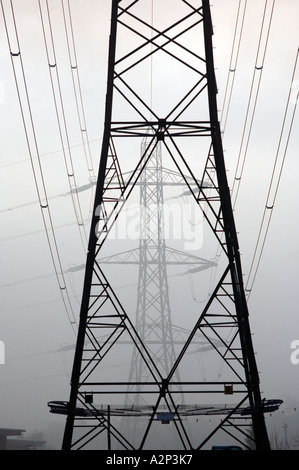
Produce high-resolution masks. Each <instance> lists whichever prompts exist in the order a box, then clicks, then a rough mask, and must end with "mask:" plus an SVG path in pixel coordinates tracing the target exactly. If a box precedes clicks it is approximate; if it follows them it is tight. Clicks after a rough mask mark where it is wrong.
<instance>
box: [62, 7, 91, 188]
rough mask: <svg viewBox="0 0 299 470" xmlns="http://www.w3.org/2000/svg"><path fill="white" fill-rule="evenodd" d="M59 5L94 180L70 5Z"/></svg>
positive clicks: (78, 110)
mask: <svg viewBox="0 0 299 470" xmlns="http://www.w3.org/2000/svg"><path fill="white" fill-rule="evenodd" d="M61 6H62V11H63V21H64V29H65V35H66V41H67V48H68V55H69V62H70V67H71V72H72V81H73V88H74V95H75V100H76V108H77V114H78V119H79V123H80V128H81V138H82V145H83V148H84V155H85V160H86V164H87V169H88V171H89V173H90V177H91V178H92V179H93V180H94V179H95V178H96V176H95V173H94V168H93V162H92V156H91V151H90V145H89V138H88V131H87V125H86V117H85V109H84V103H83V97H82V88H81V80H80V75H79V66H78V60H77V51H76V44H75V38H74V28H73V20H72V14H71V7H70V2H69V0H67V13H66V11H65V7H64V1H63V0H61ZM67 16H68V20H69V25H70V34H69V33H68V28H67ZM69 36H70V38H71V40H70V38H69ZM71 45H72V50H73V60H72V55H71ZM75 79H76V80H75ZM76 82H77V87H76ZM78 95H79V96H78ZM79 104H80V106H79ZM80 108H81V112H80ZM85 136H86V140H85V139H84V137H85ZM86 146H87V150H88V155H87V151H86ZM88 156H89V161H88Z"/></svg>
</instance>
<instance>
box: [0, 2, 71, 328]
mask: <svg viewBox="0 0 299 470" xmlns="http://www.w3.org/2000/svg"><path fill="white" fill-rule="evenodd" d="M1 8H2V14H3V19H4V25H5V32H6V37H7V41H8V47H9V51H10V56H11V64H12V69H13V75H14V79H15V84H16V89H17V95H18V100H19V106H20V111H21V116H22V122H23V126H24V132H25V137H26V142H27V148H28V151H29V155H30V161H31V166H32V172H33V177H34V182H35V187H36V191H37V195H38V200H39V204H40V209H41V215H42V220H43V223H44V227H45V232H46V238H47V242H48V246H49V250H50V256H51V259H52V263H53V267H54V271H55V275H56V279H57V282H58V286H59V290H60V293H61V296H62V300H63V303H64V306H65V310H66V313H67V316H68V318H69V321H70V323H71V325H73V324H74V323H76V321H75V316H74V312H73V309H72V305H71V302H70V299H69V295H68V291H67V287H66V283H65V279H64V274H63V269H62V264H61V259H60V255H59V251H58V246H57V241H56V237H55V232H54V227H53V222H52V216H51V211H50V207H49V204H48V197H47V191H46V187H45V181H44V175H43V170H42V166H41V162H40V158H39V148H38V143H37V136H36V132H35V126H34V122H33V116H32V111H31V104H30V99H29V93H28V88H27V81H26V76H25V71H24V66H23V60H22V55H21V48H20V43H19V37H18V30H17V24H16V20H15V15H14V8H13V4H12V2H10V10H11V18H12V23H13V30H14V35H15V40H16V45H17V51H13V50H12V46H11V38H10V34H9V31H8V25H7V17H6V14H5V10H4V6H3V1H2V0H1ZM14 58H17V59H18V61H19V65H20V68H21V76H22V82H23V87H24V92H25V98H24V103H23V100H22V97H21V91H20V85H19V80H18V77H17V72H16V67H15V63H14ZM25 106H26V108H27V113H28V116H29V128H30V129H29V128H28V125H27V123H26V117H25V109H24V107H25ZM29 130H30V131H31V138H32V139H33V146H34V148H35V151H36V154H37V157H38V158H37V160H38V165H37V167H35V165H34V161H33V158H32V155H33V152H32V148H31V143H30V136H29ZM46 219H47V220H46ZM48 224H49V225H50V228H51V230H49V229H48Z"/></svg>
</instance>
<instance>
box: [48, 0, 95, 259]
mask: <svg viewBox="0 0 299 470" xmlns="http://www.w3.org/2000/svg"><path fill="white" fill-rule="evenodd" d="M39 11H40V19H41V24H42V31H43V36H44V43H45V49H46V54H47V59H48V64H49V74H50V81H51V88H52V93H53V99H54V105H55V112H56V117H57V123H58V129H59V135H60V140H61V146H62V149H63V156H64V162H65V167H66V172H67V178H68V183H69V187H70V191H71V198H72V202H73V208H74V212H75V216H76V219H77V223H78V228H79V233H80V237H81V241H82V245H83V249H84V251H85V250H86V246H87V236H86V232H85V227H84V224H83V216H82V210H81V204H80V199H79V196H78V192H77V190H76V188H77V183H76V177H75V171H74V164H73V158H72V153H71V146H70V141H69V135H68V129H67V123H66V116H65V109H64V103H63V99H62V90H61V84H60V77H59V72H58V64H57V58H56V50H55V44H54V38H53V28H52V22H51V16H50V12H49V4H48V0H46V15H47V20H48V28H49V36H50V46H51V49H52V56H53V62H52V61H51V58H50V51H49V44H48V40H47V35H46V25H45V22H44V15H43V11H42V6H41V0H39ZM53 70H55V77H56V83H57V89H58V98H57V96H56V94H57V93H56V90H55V86H54V80H53ZM58 101H59V102H60V109H61V114H62V123H61V119H60V116H59V111H58ZM62 124H63V128H64V134H65V138H66V143H67V145H66V146H65V145H64V140H63V132H62ZM65 147H66V148H67V150H68V157H69V158H68V161H67V156H66V153H65ZM71 181H73V184H74V190H72V184H71ZM74 195H76V201H77V207H76V202H75V198H74ZM83 237H84V239H83Z"/></svg>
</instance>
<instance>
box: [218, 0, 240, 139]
mask: <svg viewBox="0 0 299 470" xmlns="http://www.w3.org/2000/svg"><path fill="white" fill-rule="evenodd" d="M240 6H241V0H239V5H238V12H237V18H236V23H235V30H234V38H233V45H232V50H231V57H230V64H229V69H228V76H227V80H226V87H225V93H224V101H223V105H222V113H221V119H220V122H222V121H223V115H224V109H225V103H226V97H227V93H228V85H229V81H230V76H231V74H232V73H233V79H232V83H231V88H230V93H229V100H228V105H227V111H226V117H225V120H224V124H223V128H222V132H223V133H224V131H225V127H226V123H227V119H228V113H229V109H230V104H231V98H232V92H233V88H234V83H235V76H236V74H235V72H236V68H237V64H238V59H239V52H240V46H241V41H242V35H243V29H244V21H245V14H246V6H247V0H246V1H245V5H244V8H243V15H242V21H241V27H240V33H239V39H238V42H237V52H236V59H235V63H234V66H233V57H234V53H235V47H236V46H235V45H236V37H237V30H238V25H239V19H240Z"/></svg>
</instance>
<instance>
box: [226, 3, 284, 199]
mask: <svg viewBox="0 0 299 470" xmlns="http://www.w3.org/2000/svg"><path fill="white" fill-rule="evenodd" d="M267 6H268V1H267V0H266V2H265V8H264V13H263V20H262V25H261V29H260V36H259V42H258V49H257V54H256V61H255V67H254V72H253V77H252V82H251V88H250V94H249V99H248V104H247V110H246V117H245V123H244V128H243V134H242V139H241V145H240V150H239V155H238V160H237V166H236V170H235V177H234V181H233V186H232V190H231V192H232V195H233V192H234V188H235V184H236V182H237V193H236V196H235V201H234V203H233V208H235V205H236V201H237V198H238V193H239V189H240V182H241V179H242V176H243V171H244V166H245V161H246V156H247V151H248V145H249V141H250V137H251V131H252V126H253V121H254V117H255V111H256V105H257V100H258V96H259V91H260V85H261V79H262V73H263V68H264V62H265V57H266V52H267V48H268V42H269V36H270V30H271V24H272V18H273V11H274V6H275V0H273V3H272V9H271V14H270V19H269V23H268V30H267V36H266V42H265V46H264V52H263V57H262V62H261V64H260V66H258V60H259V55H260V49H261V41H262V36H263V31H264V25H265V16H266V10H267ZM257 71H260V73H259V79H258V85H257V90H256V94H255V101H254V105H253V111H252V115H251V122H250V126H249V132H248V136H247V142H246V146H245V152H244V156H243V162H242V167H241V172H240V174H239V175H238V176H237V174H238V169H239V164H240V160H241V153H242V148H243V142H244V137H245V132H246V129H247V122H248V116H249V110H250V105H251V101H252V97H253V89H254V83H255V76H256V72H257Z"/></svg>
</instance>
